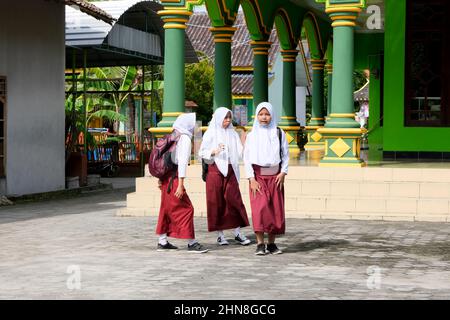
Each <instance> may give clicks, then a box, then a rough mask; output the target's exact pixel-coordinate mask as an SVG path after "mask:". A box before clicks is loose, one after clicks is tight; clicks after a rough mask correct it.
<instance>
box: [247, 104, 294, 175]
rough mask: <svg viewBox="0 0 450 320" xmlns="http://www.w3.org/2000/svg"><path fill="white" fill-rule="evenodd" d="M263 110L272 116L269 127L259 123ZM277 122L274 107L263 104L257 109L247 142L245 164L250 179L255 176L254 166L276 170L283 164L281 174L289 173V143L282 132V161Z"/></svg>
mask: <svg viewBox="0 0 450 320" xmlns="http://www.w3.org/2000/svg"><path fill="white" fill-rule="evenodd" d="M262 109H266V110H267V111H268V112H269V114H270V115H271V121H270V123H269V124H267V125H264V124H261V123H260V122H259V121H258V114H259V113H260V111H261V110H262ZM277 122H278V119H277V118H276V115H275V112H274V110H273V106H272V105H271V104H270V103H269V102H261V103H260V104H259V105H258V106H257V108H256V111H255V120H254V122H253V128H252V131H251V132H250V133H249V134H248V135H247V140H246V142H245V153H244V162H245V171H246V174H247V178H248V179H249V178H253V177H254V176H255V175H254V172H253V168H252V164H256V165H258V166H261V167H271V168H274V169H276V168H277V167H278V165H279V163H280V162H281V172H284V173H285V174H287V173H288V164H289V149H288V143H287V141H286V134H285V133H284V131H283V130H281V146H283V147H284V148H283V152H282V159H280V147H281V146H280V139H279V137H278V129H277Z"/></svg>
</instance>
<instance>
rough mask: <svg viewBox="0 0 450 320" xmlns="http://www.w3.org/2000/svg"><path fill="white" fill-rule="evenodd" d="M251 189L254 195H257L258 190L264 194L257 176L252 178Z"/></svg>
mask: <svg viewBox="0 0 450 320" xmlns="http://www.w3.org/2000/svg"><path fill="white" fill-rule="evenodd" d="M250 190H251V192H252V194H253V197H256V192H259V193H261V194H262V192H261V185H260V184H259V183H258V181H256V179H255V178H250Z"/></svg>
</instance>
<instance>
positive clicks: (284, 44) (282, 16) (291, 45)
mask: <svg viewBox="0 0 450 320" xmlns="http://www.w3.org/2000/svg"><path fill="white" fill-rule="evenodd" d="M275 27H276V30H277V34H278V39H279V41H280V46H281V48H282V49H283V50H289V49H295V46H296V38H297V37H296V35H295V34H294V29H293V25H292V22H291V19H290V18H289V14H288V13H287V11H286V10H285V9H284V8H280V9H278V11H277V13H276V15H275Z"/></svg>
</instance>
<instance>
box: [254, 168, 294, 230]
mask: <svg viewBox="0 0 450 320" xmlns="http://www.w3.org/2000/svg"><path fill="white" fill-rule="evenodd" d="M261 168H262V167H260V166H257V165H253V170H254V172H255V179H256V181H257V182H258V183H259V184H260V185H261V190H260V191H261V193H259V192H256V196H253V194H252V191H251V189H250V187H249V189H250V205H251V208H252V223H253V230H254V231H255V232H266V233H271V234H274V235H280V234H284V233H285V229H286V221H285V213H284V186H283V187H282V188H281V190H280V188H277V185H276V182H275V180H276V178H277V174H275V175H269V176H265V175H261Z"/></svg>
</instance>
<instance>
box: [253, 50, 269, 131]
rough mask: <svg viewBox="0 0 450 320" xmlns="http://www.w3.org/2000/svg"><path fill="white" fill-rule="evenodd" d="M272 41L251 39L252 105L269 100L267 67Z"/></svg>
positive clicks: (255, 105)
mask: <svg viewBox="0 0 450 320" xmlns="http://www.w3.org/2000/svg"><path fill="white" fill-rule="evenodd" d="M271 44H272V43H271V42H268V41H252V42H251V46H252V49H253V106H254V109H255V110H256V107H257V106H258V104H260V103H261V102H265V101H269V83H268V75H267V73H268V68H269V60H268V56H269V49H270V45H271ZM254 117H255V115H254V114H252V119H251V121H250V123H249V125H251V124H252V123H253V119H254Z"/></svg>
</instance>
